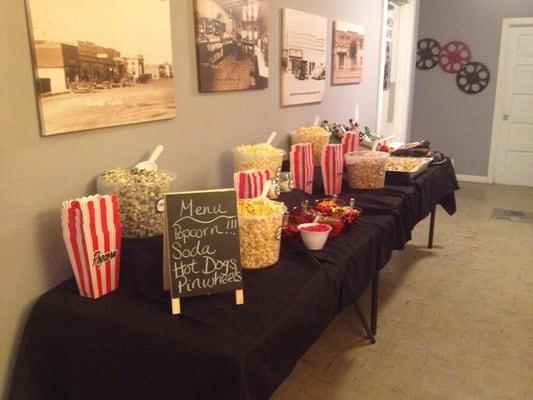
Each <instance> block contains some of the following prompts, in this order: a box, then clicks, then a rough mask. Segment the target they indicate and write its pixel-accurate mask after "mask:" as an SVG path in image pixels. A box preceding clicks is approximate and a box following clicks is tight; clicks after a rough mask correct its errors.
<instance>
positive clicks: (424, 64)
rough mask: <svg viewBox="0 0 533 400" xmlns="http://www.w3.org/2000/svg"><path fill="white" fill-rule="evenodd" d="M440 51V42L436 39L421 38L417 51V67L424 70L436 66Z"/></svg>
mask: <svg viewBox="0 0 533 400" xmlns="http://www.w3.org/2000/svg"><path fill="white" fill-rule="evenodd" d="M440 51H441V47H440V43H439V42H437V41H436V40H435V39H431V38H425V39H420V40H419V41H418V49H417V52H416V67H417V68H418V69H422V70H428V69H432V68H435V67H436V66H437V64H438V63H439V59H440Z"/></svg>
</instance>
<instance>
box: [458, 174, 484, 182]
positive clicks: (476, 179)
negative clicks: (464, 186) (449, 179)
mask: <svg viewBox="0 0 533 400" xmlns="http://www.w3.org/2000/svg"><path fill="white" fill-rule="evenodd" d="M457 180H458V181H461V182H474V183H488V182H489V177H488V176H479V175H459V174H458V175H457Z"/></svg>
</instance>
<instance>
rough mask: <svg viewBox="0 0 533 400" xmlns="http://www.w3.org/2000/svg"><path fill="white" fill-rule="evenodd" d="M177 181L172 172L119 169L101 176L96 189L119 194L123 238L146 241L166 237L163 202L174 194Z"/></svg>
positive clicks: (101, 192)
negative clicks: (166, 195)
mask: <svg viewBox="0 0 533 400" xmlns="http://www.w3.org/2000/svg"><path fill="white" fill-rule="evenodd" d="M175 180H176V173H174V172H172V171H164V170H158V171H143V170H138V169H134V168H132V169H121V168H116V169H112V170H109V171H106V172H104V173H102V174H101V175H100V176H99V177H98V178H97V180H96V187H97V191H98V193H100V194H111V193H116V194H117V196H118V199H119V204H120V224H121V226H122V237H124V238H126V239H145V238H150V237H154V236H160V235H162V234H163V232H164V228H165V225H164V224H165V215H164V211H165V209H164V201H163V199H164V197H165V194H166V193H168V192H171V191H172V189H173V185H174V182H175Z"/></svg>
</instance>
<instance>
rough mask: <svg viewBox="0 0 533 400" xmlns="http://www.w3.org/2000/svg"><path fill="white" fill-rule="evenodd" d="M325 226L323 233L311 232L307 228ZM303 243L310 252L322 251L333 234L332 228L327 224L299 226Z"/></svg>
mask: <svg viewBox="0 0 533 400" xmlns="http://www.w3.org/2000/svg"><path fill="white" fill-rule="evenodd" d="M318 226H323V227H324V230H323V231H319V232H318V231H316V232H315V231H309V230H307V229H306V228H312V227H318ZM298 229H299V230H300V235H301V236H302V241H303V242H304V244H305V246H306V247H307V248H308V249H309V250H322V248H323V247H324V245H325V244H326V242H327V240H328V236H329V233H330V232H331V226H329V225H326V224H317V223H310V224H301V225H298Z"/></svg>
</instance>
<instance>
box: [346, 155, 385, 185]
mask: <svg viewBox="0 0 533 400" xmlns="http://www.w3.org/2000/svg"><path fill="white" fill-rule="evenodd" d="M388 157H389V155H388V154H387V153H382V152H379V151H376V152H371V151H369V152H366V153H365V152H355V153H348V154H346V156H345V159H346V166H347V169H348V183H349V186H350V187H351V188H353V189H379V188H382V187H384V186H385V164H386V162H387V158H388Z"/></svg>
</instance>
